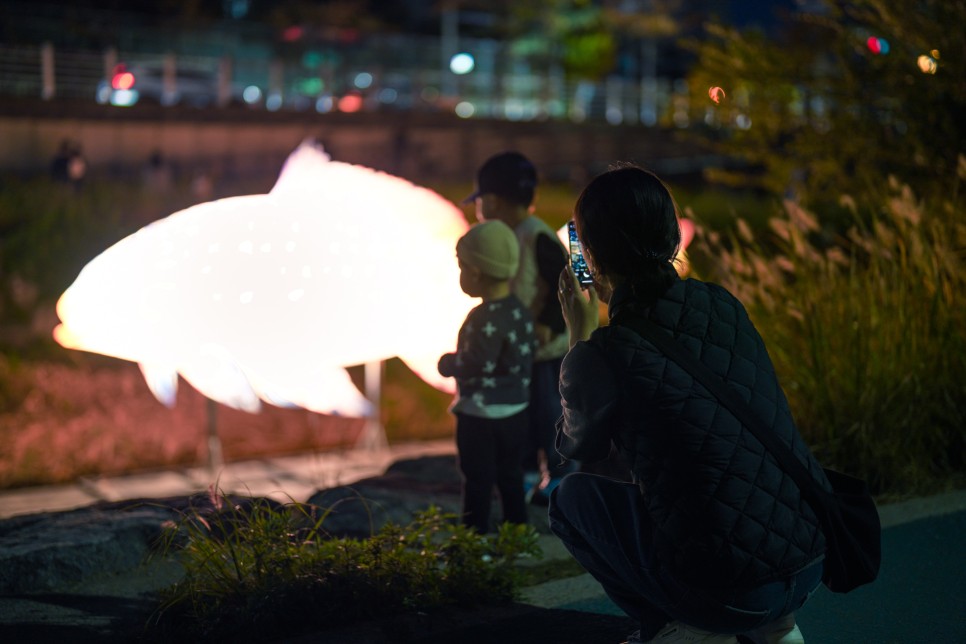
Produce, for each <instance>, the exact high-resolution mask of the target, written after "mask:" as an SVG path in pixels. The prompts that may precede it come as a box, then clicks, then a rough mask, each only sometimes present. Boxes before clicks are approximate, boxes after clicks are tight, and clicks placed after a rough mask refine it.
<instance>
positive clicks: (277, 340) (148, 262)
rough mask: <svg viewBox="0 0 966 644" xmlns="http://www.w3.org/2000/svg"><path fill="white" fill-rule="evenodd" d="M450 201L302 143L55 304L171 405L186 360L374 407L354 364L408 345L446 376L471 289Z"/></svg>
mask: <svg viewBox="0 0 966 644" xmlns="http://www.w3.org/2000/svg"><path fill="white" fill-rule="evenodd" d="M467 229H468V224H467V223H466V220H465V218H464V216H463V213H462V211H461V210H459V209H458V208H457V207H456V206H455V205H454V204H452V203H451V202H449V201H447V200H446V199H444V198H443V197H441V196H439V195H438V194H436V193H435V192H432V191H431V190H428V189H426V188H421V187H418V186H415V185H413V184H411V183H409V182H408V181H405V180H404V179H400V178H398V177H394V176H391V175H388V174H385V173H382V172H377V171H375V170H372V169H369V168H365V167H362V166H357V165H351V164H347V163H341V162H336V161H332V160H331V159H330V158H329V157H328V156H327V155H326V154H325V153H324V152H323V151H322V150H321V149H319V148H317V147H315V146H314V145H312V144H311V143H308V142H306V143H303V144H302V145H301V146H299V147H298V148H297V149H296V150H295V151H294V152H293V153H292V154H291V156H290V157H289V158H288V160H287V161H286V163H285V166H284V168H283V169H282V172H281V174H280V176H279V179H278V181H277V183H276V184H275V186H274V187H273V188H272V190H271V191H270V192H269V193H268V194H261V195H250V196H244V197H231V198H227V199H220V200H217V201H213V202H208V203H203V204H199V205H196V206H193V207H191V208H187V209H185V210H182V211H179V212H176V213H174V214H172V215H170V216H168V217H166V218H164V219H161V220H158V221H156V222H154V223H151V224H149V225H148V226H145V227H144V228H142V229H141V230H139V231H137V232H136V233H134V234H133V235H130V236H129V237H126V238H124V239H122V240H121V241H119V242H118V243H117V244H115V245H114V246H111V247H110V248H108V249H107V250H106V251H104V252H103V253H102V254H101V255H99V256H98V257H96V258H94V259H93V260H92V261H91V262H90V263H89V264H88V265H87V266H85V267H84V269H83V270H82V271H81V273H80V275H79V276H78V277H77V279H76V281H75V282H74V283H73V284H72V285H71V286H70V288H68V289H67V291H65V292H64V294H63V295H62V296H61V298H60V300H59V301H58V303H57V314H58V316H59V317H60V319H61V321H62V323H61V324H60V325H59V326H58V327H57V328H56V329H55V330H54V338H55V339H56V340H57V342H59V343H60V344H61V345H62V346H64V347H67V348H71V349H82V350H85V351H91V352H95V353H101V354H105V355H108V356H114V357H117V358H122V359H125V360H130V361H133V362H137V363H138V364H139V365H140V366H141V371H142V373H143V374H144V377H145V380H146V381H147V383H148V386H149V387H150V389H151V391H152V392H153V393H154V395H155V396H156V397H157V398H158V400H160V401H161V402H163V403H164V404H166V405H168V406H171V405H173V404H174V401H175V397H176V394H177V383H178V374H180V375H181V376H182V377H183V378H184V379H185V380H186V381H187V382H188V383H190V384H191V385H192V386H193V387H195V388H196V389H197V390H198V391H200V392H201V393H202V394H204V395H205V396H207V397H208V398H211V399H212V400H216V401H218V402H221V403H223V404H225V405H228V406H230V407H234V408H236V409H242V410H245V411H250V412H256V411H258V410H259V409H260V401H265V402H268V403H272V404H275V405H279V406H297V407H303V408H306V409H310V410H313V411H317V412H322V413H338V414H344V415H351V416H363V415H366V414H367V413H368V412H369V410H370V406H369V403H368V401H366V399H365V398H364V397H363V396H362V395H361V394H360V392H359V391H358V389H356V387H355V386H354V385H353V384H352V381H351V379H350V378H349V376H348V374H347V373H346V371H345V369H344V367H346V366H350V365H356V364H362V363H367V362H372V361H378V360H383V359H386V358H389V357H392V356H399V357H400V358H402V360H403V361H404V362H405V363H406V364H407V365H408V366H409V367H410V368H411V369H412V370H413V371H415V372H416V373H417V374H418V375H419V376H420V377H422V378H423V379H424V380H425V381H427V382H429V383H430V384H432V385H434V386H437V387H439V388H441V389H444V390H451V389H450V388H451V387H452V382H451V381H450V380H448V379H444V378H442V377H441V376H440V375H439V374H438V372H437V370H436V364H437V361H438V360H439V356H440V355H442V354H443V353H446V352H448V351H452V350H453V348H454V347H455V346H456V337H457V332H458V330H459V327H460V325H461V324H462V322H463V319H464V317H465V316H466V314H467V312H468V311H469V309H470V308H471V307H472V306H473V305H474V304H475V301H474V300H471V299H470V298H469V297H467V296H466V295H464V294H463V292H462V291H461V290H460V287H459V268H458V265H457V262H456V259H455V250H454V249H455V247H456V241H457V239H459V237H460V236H461V235H463V234H464V233H465V232H466V230H467Z"/></svg>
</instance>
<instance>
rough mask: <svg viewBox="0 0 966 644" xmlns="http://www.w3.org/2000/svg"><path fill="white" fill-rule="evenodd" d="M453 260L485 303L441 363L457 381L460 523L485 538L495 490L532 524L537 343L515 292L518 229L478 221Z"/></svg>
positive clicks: (506, 511) (513, 517)
mask: <svg viewBox="0 0 966 644" xmlns="http://www.w3.org/2000/svg"><path fill="white" fill-rule="evenodd" d="M456 257H457V259H458V261H459V266H460V287H461V288H462V289H463V292H465V293H466V294H467V295H469V296H470V297H479V298H482V299H483V302H482V303H481V304H480V305H479V306H477V307H476V308H474V309H473V310H471V311H470V312H469V314H467V316H466V320H465V321H464V322H463V326H462V327H461V328H460V331H459V337H458V341H457V349H456V352H455V353H447V354H445V355H443V356H442V357H441V358H440V359H439V373H440V374H442V375H443V376H447V377H454V378H456V384H457V388H458V392H457V395H456V399H455V401H454V402H453V405H452V407H451V408H450V411H452V412H453V414H454V415H455V416H456V449H457V453H458V460H459V467H460V471H461V472H462V474H463V523H464V524H466V525H467V526H470V527H473V528H475V529H476V530H477V531H478V532H480V533H481V534H484V533H486V532H489V531H490V500H491V498H492V495H493V487H494V486H496V488H497V490H499V493H500V500H501V502H502V505H503V520H504V521H509V522H510V523H526V522H527V509H526V503H525V502H524V493H523V471H522V467H521V463H522V458H523V452H524V449H525V447H526V443H527V424H528V415H527V406H528V404H529V400H530V392H529V388H530V375H531V369H532V367H533V355H534V351H535V349H536V346H537V342H536V336H535V335H534V328H533V318H532V317H531V315H530V312H529V311H528V310H527V307H525V306H524V305H523V303H522V302H521V301H520V300H519V299H518V298H517V297H516V296H515V295H513V293H512V292H511V291H510V279H511V278H512V277H513V276H514V275H516V272H517V268H518V265H519V261H520V248H519V243H518V242H517V238H516V235H515V234H514V233H513V230H512V229H511V228H510V227H509V226H507V225H506V224H504V223H503V222H501V221H487V222H483V223H480V224H476V225H475V226H473V227H472V228H470V230H469V232H467V233H466V234H465V235H463V237H461V238H460V240H459V241H458V242H457V243H456Z"/></svg>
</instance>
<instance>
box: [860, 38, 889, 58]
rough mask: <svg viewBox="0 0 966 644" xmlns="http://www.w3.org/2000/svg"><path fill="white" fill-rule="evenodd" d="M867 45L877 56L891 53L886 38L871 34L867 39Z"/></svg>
mask: <svg viewBox="0 0 966 644" xmlns="http://www.w3.org/2000/svg"><path fill="white" fill-rule="evenodd" d="M865 46H866V47H868V48H869V51H871V52H872V53H873V54H876V55H877V56H878V55H879V54H881V55H883V56H884V55H886V54H888V53H889V41H888V40H886V39H885V38H879V37H877V36H869V38H868V40H866V41H865Z"/></svg>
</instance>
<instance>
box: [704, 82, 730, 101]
mask: <svg viewBox="0 0 966 644" xmlns="http://www.w3.org/2000/svg"><path fill="white" fill-rule="evenodd" d="M725 97H726V94H725V91H724V90H723V89H721V88H720V87H718V86H717V85H715V86H714V87H711V88H709V89H708V98H710V99H711V100H712V101H714V102H715V103H720V102H721V100H722V99H724V98H725Z"/></svg>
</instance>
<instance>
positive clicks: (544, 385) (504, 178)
mask: <svg viewBox="0 0 966 644" xmlns="http://www.w3.org/2000/svg"><path fill="white" fill-rule="evenodd" d="M536 189H537V168H536V166H534V165H533V163H532V162H531V161H530V160H529V159H528V158H527V157H525V156H524V155H522V154H521V153H519V152H516V151H513V150H510V151H506V152H501V153H499V154H495V155H493V156H491V157H490V158H489V159H487V160H486V161H485V162H484V163H483V165H481V166H480V168H479V170H478V171H477V174H476V190H474V191H473V194H471V195H470V196H469V197H467V198H466V199H465V200H464V202H463V203H468V202H475V203H476V217H477V219H479V220H480V221H493V220H495V221H502V222H503V223H505V224H506V225H508V226H509V227H510V228H512V229H513V232H514V233H515V235H516V237H517V241H518V243H519V246H520V265H519V267H518V268H517V273H516V275H514V276H513V279H512V280H511V281H510V289H511V290H512V291H513V294H514V295H516V296H517V297H518V298H520V301H521V302H523V304H524V305H525V306H526V307H527V309H528V310H529V311H530V315H532V316H533V321H534V328H535V329H536V334H537V342H538V343H539V344H538V347H537V353H536V355H535V356H534V363H533V374H532V376H531V383H530V408H529V412H528V413H529V415H530V422H529V427H528V430H529V442H528V445H527V448H526V450H525V452H524V482H525V485H527V484H529V485H532V486H533V487H531V488H530V492H529V494H530V495H531V496H530V501H531V503H534V504H538V505H546V504H547V501H548V496H547V495H548V494H549V493H550V491H551V490H552V489H553V488H554V487H555V486H556V485H557V484H558V483H559V482H560V479H561V478H563V476H564V475H566V474H567V473H568V472H571V471H573V470H574V469H576V466H577V463H576V462H573V461H570V462H566V461H565V460H564V459H563V458H562V457H561V456H560V454H558V453H557V449H556V447H555V446H554V441H555V439H556V436H557V428H556V425H557V419H558V418H560V415H561V413H562V411H563V410H562V409H561V407H560V391H559V389H558V383H559V380H560V365H561V363H562V361H563V357H564V355H565V354H566V353H567V351H568V350H569V349H570V338H569V336H568V334H567V327H566V325H565V324H564V318H563V313H562V312H561V310H560V302H559V301H558V300H557V281H558V279H559V277H560V272H561V271H562V270H563V268H564V266H565V265H566V263H567V252H566V251H565V249H564V247H563V245H562V244H561V243H560V240H559V239H558V238H557V233H556V231H554V230H553V228H551V227H550V226H549V225H547V223H546V222H545V221H543V220H542V219H541V218H540V217H538V216H536V214H534V212H533V201H534V196H535V194H536Z"/></svg>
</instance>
